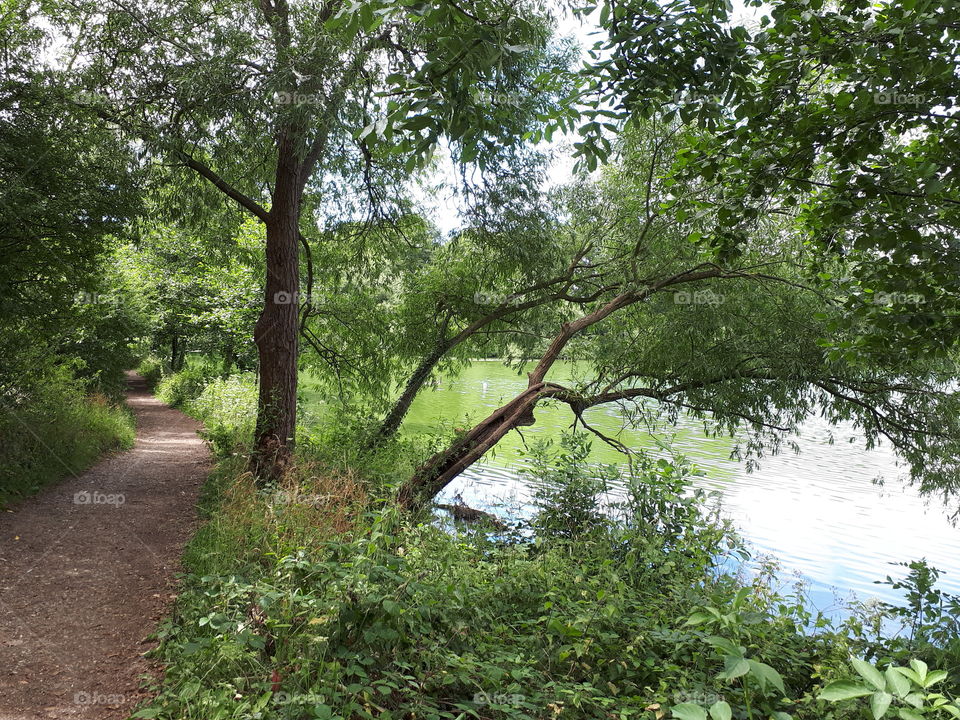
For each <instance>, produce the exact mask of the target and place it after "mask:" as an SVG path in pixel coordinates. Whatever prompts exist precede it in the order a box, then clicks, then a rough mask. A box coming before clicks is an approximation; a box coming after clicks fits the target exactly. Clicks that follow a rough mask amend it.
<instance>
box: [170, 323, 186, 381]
mask: <svg viewBox="0 0 960 720" xmlns="http://www.w3.org/2000/svg"><path fill="white" fill-rule="evenodd" d="M183 360H184V351H183V347H182V345H181V343H180V335H179V334H178V333H177V332H176V331H175V332H174V333H173V337H171V338H170V369H171V370H172V371H173V372H179V371H180V370H183Z"/></svg>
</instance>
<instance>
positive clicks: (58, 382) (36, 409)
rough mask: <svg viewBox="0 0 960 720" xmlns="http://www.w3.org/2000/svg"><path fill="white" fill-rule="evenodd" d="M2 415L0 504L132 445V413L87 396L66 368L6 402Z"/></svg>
mask: <svg viewBox="0 0 960 720" xmlns="http://www.w3.org/2000/svg"><path fill="white" fill-rule="evenodd" d="M3 409H4V411H5V412H3V413H2V415H0V437H3V443H0V505H8V504H10V503H13V502H15V501H17V500H19V499H22V498H24V497H28V496H30V495H33V494H34V493H36V492H38V491H39V490H40V489H42V488H43V487H45V486H47V485H50V484H52V483H54V482H56V481H58V480H60V479H62V478H64V477H67V476H70V475H77V474H79V473H81V472H83V471H84V470H86V469H87V468H88V467H90V465H92V464H93V463H94V462H96V461H97V460H98V459H99V458H100V457H101V456H102V455H103V454H104V453H107V452H110V451H114V450H122V449H125V448H129V447H132V445H133V442H134V440H135V438H136V427H135V423H134V419H133V414H132V413H131V412H130V411H129V409H127V408H126V407H124V406H123V405H122V404H119V403H116V402H113V401H111V400H110V399H108V398H107V397H106V396H104V395H102V394H93V395H87V394H86V393H85V392H84V389H83V386H82V385H81V384H80V383H79V382H78V381H76V380H75V379H73V378H72V377H71V376H70V375H69V374H68V373H67V372H66V371H63V372H60V373H54V374H51V376H50V377H48V378H47V382H46V383H43V384H39V385H38V386H36V387H33V388H30V389H28V390H26V391H24V392H23V393H22V394H20V395H19V396H18V397H17V398H16V400H15V401H8V402H7V403H6V404H5V406H4V408H3Z"/></svg>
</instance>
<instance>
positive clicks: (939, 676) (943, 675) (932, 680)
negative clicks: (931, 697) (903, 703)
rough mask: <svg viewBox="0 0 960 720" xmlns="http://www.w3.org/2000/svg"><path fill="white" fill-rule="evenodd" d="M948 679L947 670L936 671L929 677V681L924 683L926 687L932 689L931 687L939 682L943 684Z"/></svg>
mask: <svg viewBox="0 0 960 720" xmlns="http://www.w3.org/2000/svg"><path fill="white" fill-rule="evenodd" d="M946 679H947V671H946V670H934V671H933V672H931V673H930V674H928V675H927V680H926V682H924V684H923V686H924V687H930V686H931V685H936V684H937V683H938V682H943V681H944V680H946Z"/></svg>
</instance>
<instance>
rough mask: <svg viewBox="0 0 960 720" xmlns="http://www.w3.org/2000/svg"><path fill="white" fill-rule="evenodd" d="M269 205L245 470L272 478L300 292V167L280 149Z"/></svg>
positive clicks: (278, 464) (283, 432)
mask: <svg viewBox="0 0 960 720" xmlns="http://www.w3.org/2000/svg"><path fill="white" fill-rule="evenodd" d="M283 145H284V143H283V142H282V141H281V153H280V160H279V163H278V166H277V184H276V188H275V190H274V194H273V206H272V207H271V209H270V212H269V216H268V218H267V221H266V230H267V245H266V260H267V282H266V293H265V298H264V307H263V311H262V312H261V313H260V317H259V319H258V320H257V324H256V327H255V328H254V341H255V342H256V345H257V351H258V354H259V358H260V394H259V401H258V403H257V426H256V432H255V435H254V446H253V453H252V454H251V457H250V471H251V472H252V473H253V474H254V475H255V476H256V477H257V479H258V480H259V481H260V482H270V481H274V480H277V479H278V478H279V477H280V476H282V475H283V473H284V471H285V470H286V468H287V467H288V466H289V464H290V459H291V455H292V452H293V445H294V441H295V435H296V423H297V350H298V348H297V342H298V334H299V322H298V315H299V291H300V259H299V243H300V204H301V193H302V190H301V187H302V186H301V184H300V181H299V174H300V168H299V165H298V163H297V161H296V159H295V156H294V154H293V153H292V152H284V151H283V149H284V148H283Z"/></svg>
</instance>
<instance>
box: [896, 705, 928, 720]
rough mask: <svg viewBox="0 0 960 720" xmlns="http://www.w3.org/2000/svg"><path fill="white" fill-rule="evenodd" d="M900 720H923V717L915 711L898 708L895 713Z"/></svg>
mask: <svg viewBox="0 0 960 720" xmlns="http://www.w3.org/2000/svg"><path fill="white" fill-rule="evenodd" d="M897 714H898V715H899V716H900V718H901V720H923V715H921V714H920V713H918V712H917V711H916V710H910V709H909V708H900V710H899V711H898V712H897Z"/></svg>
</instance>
